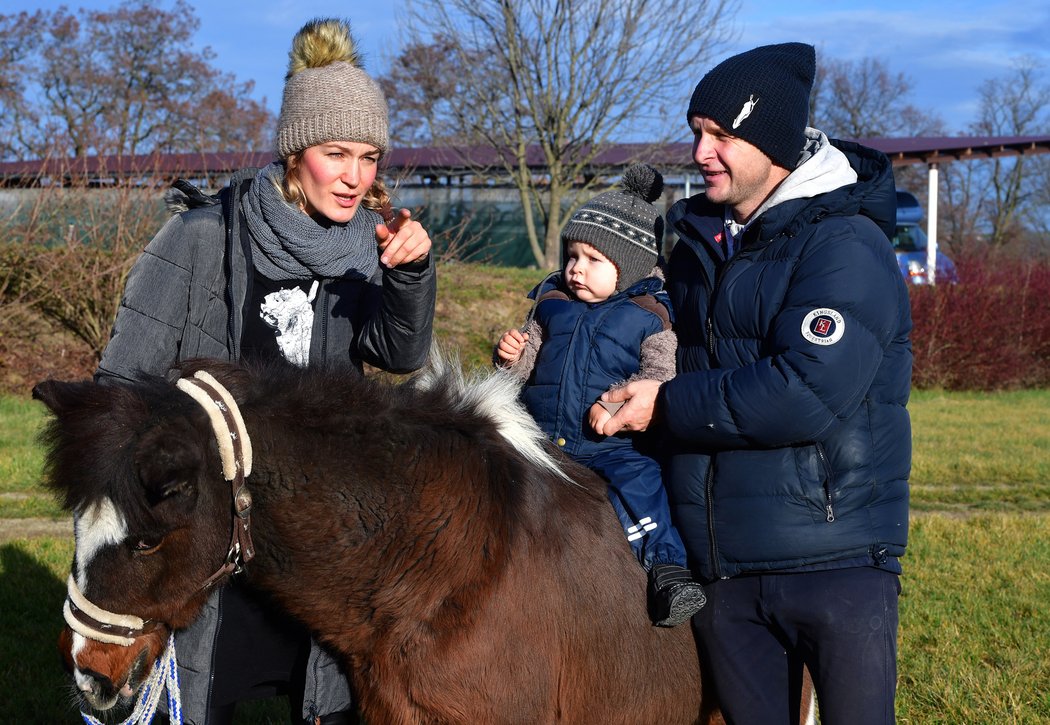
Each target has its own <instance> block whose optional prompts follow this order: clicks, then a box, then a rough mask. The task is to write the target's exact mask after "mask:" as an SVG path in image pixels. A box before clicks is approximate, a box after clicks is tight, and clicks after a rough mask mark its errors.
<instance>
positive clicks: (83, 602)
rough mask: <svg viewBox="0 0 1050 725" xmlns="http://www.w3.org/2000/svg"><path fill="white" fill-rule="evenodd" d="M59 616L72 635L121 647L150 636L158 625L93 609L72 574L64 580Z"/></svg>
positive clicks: (133, 617)
mask: <svg viewBox="0 0 1050 725" xmlns="http://www.w3.org/2000/svg"><path fill="white" fill-rule="evenodd" d="M62 616H63V617H64V618H65V620H66V624H68V625H69V628H70V629H72V630H73V631H74V632H76V633H78V634H82V635H84V636H85V637H88V638H89V639H94V640H97V641H99V642H107V643H109V644H119V645H122V646H124V647H127V646H129V645H130V644H131V643H132V642H134V641H135V638H136V637H141V636H142V635H144V634H149V633H150V632H152V631H153V630H155V629H157V628H158V627H160V626H161V623H160V622H157V621H152V620H143V619H141V618H139V617H136V616H134V615H131V614H114V613H113V612H107V611H106V610H105V609H102V608H101V607H97V606H95V605H94V604H92V603H91V602H89V601H88V600H87V598H86V597H85V596H84V594H83V593H82V592H81V591H80V587H78V586H77V581H76V579H74V578H73V575H72V574H70V575H69V579H68V580H67V581H66V603H65V605H64V606H63V607H62Z"/></svg>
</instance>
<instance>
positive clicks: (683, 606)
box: [649, 564, 707, 627]
mask: <svg viewBox="0 0 1050 725" xmlns="http://www.w3.org/2000/svg"><path fill="white" fill-rule="evenodd" d="M706 601H707V596H705V595H704V589H703V587H701V586H700V584H698V583H697V582H695V581H693V575H692V573H691V572H690V571H689V570H688V569H686V568H685V567H684V566H678V565H677V564H655V565H653V568H652V570H651V571H650V572H649V617H650V618H651V619H652V620H653V624H655V625H657V626H660V627H674V626H677V625H679V624H681V623H682V622H686V621H688V620H689V618H690V617H692V616H693V615H694V614H696V613H697V612H699V611H700V608H701V607H703V606H704V603H705V602H706Z"/></svg>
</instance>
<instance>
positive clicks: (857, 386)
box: [657, 135, 912, 580]
mask: <svg viewBox="0 0 1050 725" xmlns="http://www.w3.org/2000/svg"><path fill="white" fill-rule="evenodd" d="M821 136H822V135H821ZM822 138H823V139H824V143H825V144H826V143H828V142H827V139H826V137H823V136H822ZM831 143H832V144H833V145H834V146H835V147H837V148H838V149H840V150H841V151H842V152H843V153H845V155H846V157H847V158H848V160H849V163H850V164H851V165H852V167H853V168H854V170H855V171H856V172H857V175H858V181H857V183H855V184H848V185H846V186H842V187H840V188H836V189H833V190H830V191H827V192H826V193H820V194H818V195H816V196H811V197H810V198H796V199H789V200H787V201H784V202H782V203H779V204H777V205H775V206H773V207H771V208H770V209H768V210H766V211H765V212H763V213H761V216H760V217H759V218H758V219H757V220H756V221H755V222H754V223H753V224H752V225H751V226H750V227H749V228H748V229H747V230H746V232H745V233H744V235H743V238H742V239H741V240H740V241H741V244H740V246H739V249H738V251H737V252H736V253H735V254H734V255H733V256H732V257H731V258H730V259H728V260H723V259H722V256H721V252H720V247H719V245H718V243H717V242H716V241H715V238H716V236H717V235H720V234H721V233H722V232H723V218H724V217H723V210H722V207H721V206H720V205H719V206H717V207H716V206H714V205H712V204H711V203H710V202H708V201H707V199H706V198H705V197H704V196H703V195H699V196H695V197H692V198H690V199H687V200H683V201H680V202H678V204H676V205H675V206H674V207H673V208H672V209H671V211H670V213H669V214H668V223H669V225H671V227H672V228H673V229H675V231H676V232H677V234H678V235H679V237H680V241H679V242H678V243H677V244H676V245H675V247H674V250H673V252H672V255H671V258H670V262H669V269H668V284H667V289H668V292H669V294H670V296H671V301H672V305H673V307H674V309H675V313H676V318H677V319H676V324H675V331H676V333H677V335H678V341H679V348H678V366H679V367H678V370H679V374H678V376H677V377H675V378H674V379H673V380H671V381H669V382H668V383H666V384H665V385H664V386H663V387H662V389H661V392H660V397H659V400H658V408H657V409H658V411H660V415H661V421H662V423H663V425H664V426H665V430H667V431H668V432H669V433H670V434H671V438H672V441H673V443H672V446H673V455H672V462H671V470H670V476H669V480H668V487H669V490H670V495H671V502H672V507H673V509H674V513H675V522H676V525H677V526H678V528H679V530H680V532H681V534H682V538H683V539H684V540H685V543H686V548H687V550H688V552H689V556H690V565H691V567H692V568H693V572H694V573H695V574H696V575H698V576H700V577H701V578H704V579H707V580H711V579H715V578H724V577H730V576H734V575H737V574H741V573H747V572H763V571H790V570H807V569H818V568H835V567H846V566H863V565H872V566H882V567H885V568H887V569H889V570H891V571H898V572H899V571H900V568H899V563H898V561H897V557H899V556H900V555H902V554H903V553H904V549H905V546H906V543H907V530H908V475H909V471H910V463H911V429H910V424H909V418H908V412H907V410H906V407H905V406H906V405H907V402H908V394H909V390H910V383H911V362H912V355H911V344H910V341H909V338H908V336H909V332H910V330H911V314H910V307H909V302H908V291H907V289H906V286H905V284H904V281H903V279H902V277H901V274H900V271H899V269H898V267H897V263H896V261H895V258H894V253H893V249H892V247H891V245H890V243H889V241H888V239H887V233H892V224H893V219H894V216H895V207H894V203H895V198H894V197H895V193H894V185H893V177H892V173H891V169H890V164H889V161H888V160H887V159H886V157H885V156H884V155H882V154H881V153H879V152H877V151H873V150H870V149H866V148H864V147H861V146H858V145H855V144H849V143H843V142H837V141H836V142H831ZM799 168H800V169H801V168H802V167H801V166H800V167H799ZM798 173H799V170H798V169H796V171H795V172H793V175H794V174H798ZM789 179H790V177H789ZM785 183H787V182H785Z"/></svg>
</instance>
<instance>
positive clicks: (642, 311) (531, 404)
mask: <svg viewBox="0 0 1050 725" xmlns="http://www.w3.org/2000/svg"><path fill="white" fill-rule="evenodd" d="M661 288H662V282H661V280H659V279H657V278H655V277H647V278H645V279H643V280H640V281H639V282H637V283H635V284H634V285H632V286H631V287H630V288H629V289H627V290H625V291H623V292H621V293H619V294H617V295H615V296H613V297H611V298H609V299H608V300H605V301H603V302H598V303H587V302H581V301H579V300H577V299H574V298H571V297H569V296H568V294H566V293H565V292H564V288H563V287H562V286H561V283H560V273H555V274H552V275H551V276H549V277H548V278H547V279H546V280H544V282H542V283H541V284H540V285H539V286H537V288H536V289H534V290H533V291H532V292H531V293H530V296H532V297H534V298H535V299H537V304H536V307H535V309H534V310H533V315H534V319H535V321H536V323H537V324H538V325H539V327H540V328H542V330H543V343H542V345H541V346H540V348H539V352H538V354H537V357H536V362H535V366H534V367H533V369H532V374H531V375H530V376H529V379H528V381H527V383H526V385H525V388H524V390H523V391H522V399H523V400H524V402H525V406H526V407H527V408H528V409H529V412H530V413H531V414H532V416H533V418H535V419H536V422H537V423H538V424H539V426H540V428H541V429H542V430H543V431H544V432H545V433H547V435H548V436H550V438H551V440H553V441H554V442H555V443H556V444H557V445H558V446H559V447H560V448H561V449H562V450H563V451H564V452H565V453H567V454H569V455H570V456H574V457H577V458H580V457H586V456H590V455H594V454H595V453H597V452H598V451H599V450H607V449H609V448H615V447H618V446H625V447H630V446H631V445H633V443H632V439H631V437H630V436H608V437H605V436H599V435H598V434H597V433H595V432H594V431H593V430H592V429H591V426H590V425H589V424H588V423H587V414H588V412H589V411H590V408H591V406H592V405H594V402H595V401H596V400H597V399H598V397H599V396H600V395H601V394H602V393H604V392H605V391H606V390H608V389H609V388H610V387H612V386H614V385H616V384H618V383H622V382H624V381H626V380H628V379H629V378H630V377H631V376H633V375H635V374H636V373H638V372H639V369H640V366H641V357H640V354H641V353H640V350H641V349H642V345H643V342H644V341H645V340H646V338H648V337H650V336H652V335H656V334H658V333H661V332H663V331H664V330H665V329H667V328H668V327H669V325H670V310H668V309H667V307H666V305H667V295H666V293H664V292H662V291H661ZM670 362H671V360H670V354H669V355H668V366H670Z"/></svg>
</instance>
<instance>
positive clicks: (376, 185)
mask: <svg viewBox="0 0 1050 725" xmlns="http://www.w3.org/2000/svg"><path fill="white" fill-rule="evenodd" d="M303 153H304V152H303V151H297V152H296V153H294V154H291V155H289V156H288V158H286V159H285V160H284V182H283V183H281V184H279V185H278V186H277V188H278V190H279V191H280V192H281V196H283V197H284V200H285V201H287V202H288V203H289V204H291V205H293V206H297V207H299V208H300V209H305V208H306V201H307V199H306V193H305V192H304V191H303V185H302V183H301V182H300V181H299V165H300V163H301V162H302V158H303ZM361 204H362V206H364V207H365V208H366V209H371V210H372V211H374V212H376V213H378V214H379V215H380V216H381V217H383V221H385V222H388V221H390V220H391V219H392V218H393V208H392V206H391V203H390V193H389V192H388V191H387V190H386V184H384V183H383V180H382V179H381V178H379V177H378V176H376V179H375V181H373V182H372V186H371V187H369V189H368V191H367V192H365V197H364V199H362V201H361Z"/></svg>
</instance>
